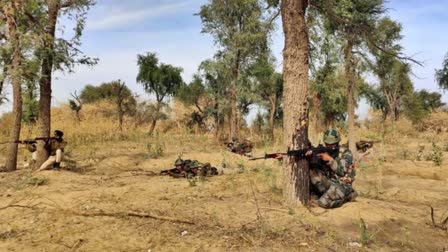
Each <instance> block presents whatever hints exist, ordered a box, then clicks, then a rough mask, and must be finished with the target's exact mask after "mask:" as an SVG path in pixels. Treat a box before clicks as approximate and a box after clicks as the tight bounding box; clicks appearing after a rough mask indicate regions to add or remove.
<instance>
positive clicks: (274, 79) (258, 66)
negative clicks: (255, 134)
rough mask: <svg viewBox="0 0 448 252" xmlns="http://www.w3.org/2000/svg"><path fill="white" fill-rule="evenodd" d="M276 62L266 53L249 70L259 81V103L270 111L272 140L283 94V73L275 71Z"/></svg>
mask: <svg viewBox="0 0 448 252" xmlns="http://www.w3.org/2000/svg"><path fill="white" fill-rule="evenodd" d="M274 63H275V61H274V59H273V58H272V57H269V54H268V53H265V54H264V55H261V56H260V57H259V58H258V60H257V62H256V63H255V64H253V66H252V67H251V69H250V71H249V72H250V74H251V75H253V76H254V77H255V78H256V81H257V86H256V90H257V92H256V93H257V94H258V96H259V104H260V105H261V106H262V107H264V108H265V109H266V110H267V111H268V127H269V128H268V130H269V132H268V134H269V138H270V139H271V140H274V120H275V115H276V114H277V111H278V108H279V107H280V103H281V100H282V95H283V75H282V74H281V73H276V72H275V65H274ZM259 115H261V114H259ZM259 121H260V120H259Z"/></svg>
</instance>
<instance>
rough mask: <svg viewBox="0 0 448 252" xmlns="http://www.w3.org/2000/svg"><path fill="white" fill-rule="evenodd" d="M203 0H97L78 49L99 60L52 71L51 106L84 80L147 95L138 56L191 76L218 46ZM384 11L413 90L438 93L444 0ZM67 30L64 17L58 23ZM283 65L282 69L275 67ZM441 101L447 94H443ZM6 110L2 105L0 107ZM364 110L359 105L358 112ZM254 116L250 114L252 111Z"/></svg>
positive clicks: (277, 48)
mask: <svg viewBox="0 0 448 252" xmlns="http://www.w3.org/2000/svg"><path fill="white" fill-rule="evenodd" d="M206 2H207V0H127V1H122V0H97V4H96V5H95V6H94V7H92V8H91V10H90V11H89V14H88V19H87V23H86V29H85V31H84V35H83V38H82V47H81V50H82V51H84V52H85V53H86V54H87V55H88V56H91V57H97V58H99V63H98V64H97V65H96V66H94V67H85V66H78V67H76V68H75V73H72V74H63V73H55V80H54V85H53V105H59V104H61V103H64V102H66V101H67V99H68V98H69V97H70V93H71V92H74V91H78V93H79V92H80V91H81V90H82V88H83V87H84V86H85V85H87V84H93V85H99V84H101V83H103V82H109V81H112V80H117V79H121V80H122V81H124V82H125V83H126V84H127V85H128V87H129V88H130V89H131V90H132V91H134V92H136V93H138V94H140V96H141V97H143V98H145V97H146V98H149V96H148V95H146V94H145V93H144V90H143V88H142V87H141V85H140V84H138V83H136V76H137V72H138V67H137V55H138V54H145V53H147V52H155V53H157V55H158V57H159V59H160V61H161V62H164V63H168V64H171V65H174V66H179V67H182V68H183V70H184V71H183V74H182V77H183V78H184V80H185V81H186V82H188V81H189V80H191V78H192V76H193V74H194V73H195V71H196V70H197V67H198V65H199V63H200V62H201V61H203V60H205V59H208V58H211V57H213V55H214V53H215V51H216V46H215V44H214V42H213V39H212V37H211V36H210V35H208V34H203V33H201V28H202V25H201V21H200V18H199V17H198V16H196V15H194V14H195V13H197V12H198V11H199V9H200V6H201V5H203V4H205V3H206ZM386 6H387V8H388V14H389V15H390V16H391V17H392V19H394V20H397V21H399V22H400V23H401V24H402V26H403V35H404V38H403V40H402V45H403V47H404V52H405V53H406V54H407V55H409V56H413V57H414V58H416V59H418V60H420V61H423V62H424V66H423V67H419V66H414V67H413V72H414V76H412V79H413V81H414V86H415V88H416V89H423V88H425V89H428V90H431V91H440V90H439V89H438V86H437V84H436V82H435V80H434V70H435V69H437V68H441V65H442V61H443V57H444V55H445V54H446V53H447V52H448V33H446V32H445V29H446V27H448V12H446V10H447V9H448V0H426V1H421V0H406V1H404V0H389V1H388V2H387V4H386ZM62 26H65V27H66V29H70V24H69V23H66V21H65V20H64V21H62V22H61V24H60V25H59V27H62ZM272 43H273V44H272V48H273V52H274V56H275V57H276V58H277V59H279V60H280V61H281V58H282V54H281V52H282V49H283V43H284V42H283V32H282V31H281V26H278V30H277V31H276V32H275V34H274V35H273V38H272ZM279 68H281V67H279ZM443 99H444V102H448V95H447V94H444V96H443ZM9 109H10V104H7V105H6V106H5V105H3V106H2V108H0V111H6V110H9ZM365 111H367V107H366V104H361V106H360V109H359V111H358V113H361V114H362V113H365ZM252 114H253V113H252Z"/></svg>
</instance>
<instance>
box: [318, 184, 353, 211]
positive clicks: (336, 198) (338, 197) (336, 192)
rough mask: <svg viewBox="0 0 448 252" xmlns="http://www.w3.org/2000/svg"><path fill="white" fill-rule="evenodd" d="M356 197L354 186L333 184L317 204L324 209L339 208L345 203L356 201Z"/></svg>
mask: <svg viewBox="0 0 448 252" xmlns="http://www.w3.org/2000/svg"><path fill="white" fill-rule="evenodd" d="M356 196H357V193H356V191H355V190H354V189H353V187H352V185H350V184H339V183H331V186H330V189H328V190H327V191H326V192H325V193H324V194H323V195H322V197H320V198H319V200H318V201H317V204H318V205H319V206H320V207H323V208H337V207H340V206H342V204H344V203H345V202H348V201H352V200H354V199H355V198H356Z"/></svg>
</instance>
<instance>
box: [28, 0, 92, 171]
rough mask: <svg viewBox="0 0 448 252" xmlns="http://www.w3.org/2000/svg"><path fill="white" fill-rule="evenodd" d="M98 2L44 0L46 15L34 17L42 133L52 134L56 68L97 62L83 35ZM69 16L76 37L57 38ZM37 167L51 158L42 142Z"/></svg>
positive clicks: (62, 68)
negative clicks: (59, 27)
mask: <svg viewBox="0 0 448 252" xmlns="http://www.w3.org/2000/svg"><path fill="white" fill-rule="evenodd" d="M94 4H95V1H94V0H43V1H42V5H43V6H42V8H43V11H44V14H43V15H42V16H34V17H33V18H32V19H33V22H34V24H35V25H36V27H38V28H39V29H41V31H40V32H41V34H40V37H41V43H40V44H39V47H38V48H37V49H36V50H37V55H38V57H39V58H40V59H41V73H40V80H39V87H40V88H39V93H40V99H39V120H38V134H39V135H40V136H41V137H48V136H50V131H51V83H52V74H53V70H62V71H65V70H67V71H69V72H70V71H72V69H73V67H74V66H75V65H76V64H88V65H93V64H95V63H96V60H95V59H90V58H88V57H85V56H84V55H83V54H82V52H81V51H80V50H79V47H80V45H81V35H82V31H83V30H84V26H85V21H86V18H87V11H88V10H89V8H90V7H91V6H92V5H94ZM61 17H66V18H68V19H71V20H74V21H75V27H74V29H73V30H74V36H73V38H71V39H70V40H66V39H63V38H57V37H56V26H57V21H58V18H61ZM37 147H38V149H37V150H38V156H37V166H39V165H41V164H42V163H43V162H44V161H45V160H46V159H47V158H48V153H47V151H45V150H44V143H43V142H42V141H39V143H38V146H37Z"/></svg>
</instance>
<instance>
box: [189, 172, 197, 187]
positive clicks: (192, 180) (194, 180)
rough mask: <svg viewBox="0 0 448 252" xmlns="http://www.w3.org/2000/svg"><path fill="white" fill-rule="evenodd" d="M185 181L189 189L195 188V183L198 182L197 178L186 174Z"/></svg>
mask: <svg viewBox="0 0 448 252" xmlns="http://www.w3.org/2000/svg"><path fill="white" fill-rule="evenodd" d="M187 180H188V184H189V185H190V186H191V187H195V186H196V182H197V181H198V178H197V177H196V176H193V174H188V175H187Z"/></svg>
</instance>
